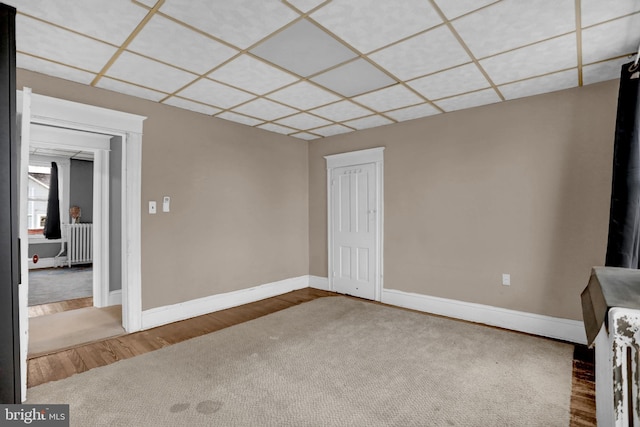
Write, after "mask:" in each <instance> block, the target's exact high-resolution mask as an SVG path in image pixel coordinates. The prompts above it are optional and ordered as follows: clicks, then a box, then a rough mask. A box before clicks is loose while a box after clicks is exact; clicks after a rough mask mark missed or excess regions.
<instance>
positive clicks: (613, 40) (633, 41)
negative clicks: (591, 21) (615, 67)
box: [582, 2, 640, 64]
mask: <svg viewBox="0 0 640 427" xmlns="http://www.w3.org/2000/svg"><path fill="white" fill-rule="evenodd" d="M639 3H640V2H639ZM638 28H640V14H636V15H631V16H628V17H626V18H621V19H616V20H615V21H611V22H607V23H605V24H600V25H596V26H595V27H591V28H588V29H586V30H584V31H582V63H583V64H590V63H592V62H596V61H601V60H604V59H611V58H614V57H616V56H621V55H626V54H629V53H636V52H637V51H638V37H639V36H640V35H639V33H638Z"/></svg>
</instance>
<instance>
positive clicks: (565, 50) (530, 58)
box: [480, 34, 578, 85]
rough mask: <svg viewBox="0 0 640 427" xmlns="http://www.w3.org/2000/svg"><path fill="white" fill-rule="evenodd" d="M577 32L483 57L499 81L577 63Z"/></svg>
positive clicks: (525, 76)
mask: <svg viewBox="0 0 640 427" xmlns="http://www.w3.org/2000/svg"><path fill="white" fill-rule="evenodd" d="M577 62H578V59H577V55H576V36H575V35H574V34H568V35H566V36H562V37H558V38H555V39H552V40H548V41H545V42H541V43H536V44H534V45H531V46H527V47H524V48H521V49H516V50H512V51H510V52H507V53H504V54H502V55H497V56H492V57H491V58H487V59H484V60H482V61H480V65H482V67H483V68H484V69H485V71H486V72H487V74H489V77H490V78H491V79H492V80H493V82H494V83H495V84H497V85H500V84H504V83H511V82H513V81H516V80H521V79H526V78H529V77H535V76H540V75H543V74H548V73H553V72H556V71H560V70H564V69H568V68H574V67H577V65H578V64H577Z"/></svg>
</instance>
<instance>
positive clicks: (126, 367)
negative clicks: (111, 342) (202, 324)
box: [28, 297, 573, 427]
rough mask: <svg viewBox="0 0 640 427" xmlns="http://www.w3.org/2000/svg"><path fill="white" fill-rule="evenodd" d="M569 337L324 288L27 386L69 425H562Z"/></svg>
mask: <svg viewBox="0 0 640 427" xmlns="http://www.w3.org/2000/svg"><path fill="white" fill-rule="evenodd" d="M572 349H573V346H571V345H568V344H563V343H559V342H555V341H551V340H546V339H542V338H536V337H532V336H528V335H524V334H518V333H512V332H507V331H502V330H498V329H492V328H487V327H482V326H479V325H473V324H468V323H463V322H457V321H453V320H448V319H443V318H438V317H432V316H427V315H423V314H419V313H414V312H408V311H405V310H401V309H396V308H389V307H384V306H381V305H376V304H372V303H367V302H363V301H358V300H353V299H349V298H345V297H328V298H322V299H319V300H315V301H312V302H309V303H305V304H301V305H298V306H295V307H291V308H288V309H286V310H283V311H280V312H277V313H274V314H270V315H268V316H265V317H262V318H259V319H256V320H252V321H250V322H247V323H243V324H240V325H236V326H233V327H230V328H227V329H223V330H221V331H218V332H215V333H212V334H208V335H205V336H202V337H198V338H194V339H192V340H189V341H185V342H183V343H180V344H176V345H173V346H170V347H166V348H164V349H161V350H158V351H154V352H151V353H147V354H144V355H142V356H138V357H135V358H132V359H127V360H124V361H121V362H117V363H115V364H112V365H109V366H105V367H102V368H97V369H93V370H90V371H87V372H85V373H83V374H79V375H75V376H73V377H70V378H67V379H64V380H62V381H58V382H52V383H48V384H44V385H41V386H37V387H34V388H32V389H29V391H28V403H30V404H31V403H69V404H70V405H71V406H70V408H71V409H70V419H71V425H72V426H87V425H94V426H103V425H109V426H132V425H136V426H212V425H217V426H346V425H349V426H403V427H404V426H482V427H486V426H492V427H495V426H545V427H549V426H568V425H569V401H570V394H571V369H572Z"/></svg>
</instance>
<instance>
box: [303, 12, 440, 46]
mask: <svg viewBox="0 0 640 427" xmlns="http://www.w3.org/2000/svg"><path fill="white" fill-rule="evenodd" d="M311 18H313V19H315V20H316V21H317V22H319V23H320V24H322V25H323V26H324V27H326V28H328V29H329V30H330V31H332V32H333V33H334V34H336V35H337V36H338V37H340V38H341V39H343V40H344V41H346V42H347V43H349V44H351V45H352V46H354V47H355V48H356V49H358V50H359V51H360V52H362V53H368V52H371V51H372V50H375V49H378V48H380V47H383V46H386V45H388V44H390V43H393V42H396V41H398V40H401V39H403V38H405V37H408V36H411V35H413V34H416V33H418V32H420V31H424V30H426V29H429V28H432V27H435V26H436V25H438V24H441V23H442V19H441V18H440V16H439V15H438V14H437V12H436V11H435V10H434V9H433V7H432V6H431V5H430V4H429V2H428V1H424V0H403V1H395V2H387V1H379V0H333V1H332V2H331V3H329V4H328V5H327V6H325V7H323V8H321V9H319V10H318V11H316V12H314V13H312V14H311Z"/></svg>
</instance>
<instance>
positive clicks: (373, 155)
mask: <svg viewBox="0 0 640 427" xmlns="http://www.w3.org/2000/svg"><path fill="white" fill-rule="evenodd" d="M383 150H384V147H379V148H373V149H368V150H361V151H355V152H349V153H342V154H336V155H331V156H325V159H326V160H327V208H328V212H327V220H328V224H327V229H328V243H329V244H328V249H329V253H328V260H329V271H328V277H329V286H330V289H331V290H333V291H335V292H339V293H343V294H348V295H353V296H358V297H361V298H367V299H371V300H376V301H380V299H381V295H382V286H383V280H382V279H383V275H382V265H383V263H382V259H383V251H382V247H383V246H382V245H383V239H382V227H383V218H384V216H383V188H382V183H383V179H382V177H383V176H382V173H383Z"/></svg>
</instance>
